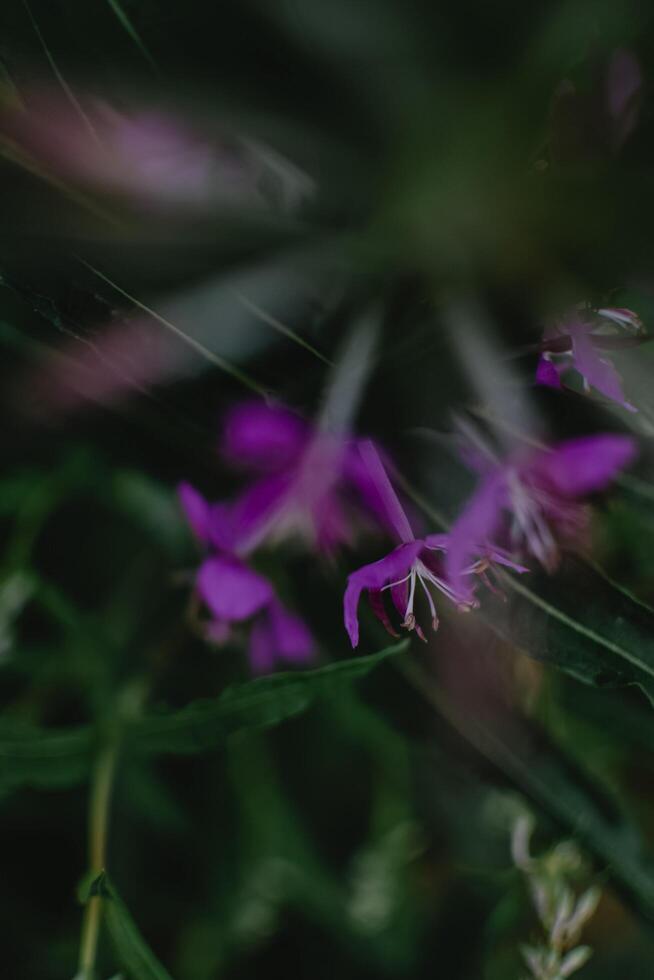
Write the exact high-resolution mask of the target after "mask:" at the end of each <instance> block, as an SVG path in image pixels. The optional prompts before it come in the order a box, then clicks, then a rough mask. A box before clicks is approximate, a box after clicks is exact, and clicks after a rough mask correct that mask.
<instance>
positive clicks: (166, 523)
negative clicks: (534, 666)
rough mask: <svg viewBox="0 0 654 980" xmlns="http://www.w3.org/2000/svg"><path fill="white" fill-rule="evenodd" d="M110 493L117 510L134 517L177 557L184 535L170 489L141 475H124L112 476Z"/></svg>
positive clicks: (177, 508) (124, 473)
mask: <svg viewBox="0 0 654 980" xmlns="http://www.w3.org/2000/svg"><path fill="white" fill-rule="evenodd" d="M112 490H113V501H114V503H115V504H116V505H117V506H118V508H119V509H120V510H122V511H123V512H124V513H125V514H127V515H128V516H129V517H133V518H134V519H135V520H136V521H137V522H138V525H139V527H141V528H145V529H146V530H147V531H148V532H149V533H150V534H151V535H152V537H153V538H154V539H155V540H156V541H157V542H158V543H160V544H161V546H162V547H163V548H165V550H166V551H167V552H169V553H170V554H171V555H175V554H179V552H180V550H181V548H182V547H183V544H184V542H185V540H186V532H185V528H184V526H183V523H182V521H181V520H180V511H179V507H178V504H177V500H176V498H175V496H174V494H173V493H171V491H170V489H168V488H164V487H163V486H162V485H161V484H159V483H157V482H156V481H155V480H151V479H149V478H148V477H146V476H144V475H143V474H141V473H130V472H127V471H123V472H120V473H117V474H116V475H115V477H114V479H113V481H112Z"/></svg>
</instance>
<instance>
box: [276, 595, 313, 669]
mask: <svg viewBox="0 0 654 980" xmlns="http://www.w3.org/2000/svg"><path fill="white" fill-rule="evenodd" d="M267 616H268V618H269V621H270V626H271V629H272V633H273V636H274V639H275V645H276V648H277V653H278V655H279V656H280V657H282V658H283V659H284V660H288V661H290V662H291V663H305V662H306V661H307V660H311V659H312V657H313V654H314V650H315V644H314V639H313V636H312V635H311V632H310V630H309V628H308V626H307V625H306V623H305V622H304V620H302V619H300V617H299V616H294V615H293V614H292V613H290V612H289V611H288V610H287V609H285V608H284V606H283V605H282V604H281V602H278V601H276V600H275V601H273V602H272V603H271V604H270V606H269V607H268V611H267Z"/></svg>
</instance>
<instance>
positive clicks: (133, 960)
mask: <svg viewBox="0 0 654 980" xmlns="http://www.w3.org/2000/svg"><path fill="white" fill-rule="evenodd" d="M91 895H100V896H101V897H102V899H103V911H104V922H105V924H106V926H107V931H108V932H109V935H110V937H111V941H112V943H113V947H114V950H115V953H116V956H117V958H118V960H119V961H120V963H121V966H123V967H124V969H125V970H127V974H128V976H129V977H131V978H132V980H172V978H171V976H170V974H169V973H168V971H167V970H166V969H165V968H164V967H163V966H162V965H161V963H160V962H159V960H158V959H157V957H156V956H155V955H154V953H153V952H152V950H151V949H150V947H149V946H148V945H147V943H146V942H145V940H144V939H143V936H142V935H141V933H140V932H139V929H138V926H137V925H136V923H135V922H134V919H133V918H132V916H131V915H130V913H129V910H128V909H127V906H126V905H125V903H124V902H123V900H122V899H121V898H120V896H119V894H118V892H117V891H116V889H115V888H114V886H113V885H112V884H111V882H110V881H109V879H108V877H107V875H106V874H105V873H104V872H103V873H102V874H101V875H100V877H99V878H97V879H96V881H95V882H94V884H93V886H92V888H91Z"/></svg>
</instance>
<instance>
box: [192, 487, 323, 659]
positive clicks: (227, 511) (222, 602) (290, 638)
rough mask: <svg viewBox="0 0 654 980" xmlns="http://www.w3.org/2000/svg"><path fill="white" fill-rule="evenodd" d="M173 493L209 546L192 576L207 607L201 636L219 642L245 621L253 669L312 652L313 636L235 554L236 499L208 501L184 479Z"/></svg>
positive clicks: (239, 529)
mask: <svg viewBox="0 0 654 980" xmlns="http://www.w3.org/2000/svg"><path fill="white" fill-rule="evenodd" d="M179 497H180V502H181V504H182V508H183V510H184V512H185V514H186V517H187V520H188V522H189V525H190V527H191V529H192V530H193V532H194V534H195V536H196V537H197V538H198V540H199V541H200V542H201V543H202V544H204V545H205V546H207V547H208V548H210V549H212V550H211V551H210V553H209V554H208V556H207V557H206V558H205V559H204V561H203V562H202V563H201V565H200V568H199V569H198V572H197V575H196V578H195V590H196V594H197V595H198V596H199V597H200V598H201V599H202V601H203V603H204V604H205V605H206V607H207V609H208V610H209V612H210V613H211V617H212V618H211V620H210V621H209V622H208V623H205V624H203V633H204V635H205V637H206V638H207V639H209V640H211V641H212V642H213V643H217V644H222V643H225V642H226V641H227V640H228V639H229V638H230V636H231V635H232V631H233V628H234V626H235V625H237V624H241V623H245V622H248V621H251V624H252V628H251V630H250V638H249V649H248V652H249V660H250V666H251V668H252V671H253V673H258V674H260V673H268V672H270V671H271V670H272V669H273V668H274V666H275V664H276V663H277V662H278V661H285V662H287V663H293V664H298V663H306V662H307V661H309V660H311V659H312V658H313V656H314V653H315V646H314V641H313V637H312V635H311V633H310V631H309V629H308V627H307V626H306V625H305V623H304V622H303V621H302V620H301V619H300V618H299V617H298V616H295V615H293V614H292V613H290V612H289V611H288V610H287V609H286V608H285V607H284V606H283V605H282V603H281V602H280V601H279V599H278V598H277V596H276V595H275V591H274V589H273V587H272V585H271V583H270V582H269V581H268V579H266V578H265V577H264V576H263V575H261V574H260V573H259V572H256V571H254V570H253V569H252V568H250V567H249V566H248V565H247V564H246V563H245V562H244V561H243V559H242V557H240V555H241V550H242V548H243V542H244V533H243V524H242V522H241V516H240V512H239V507H238V505H237V504H236V505H230V504H223V503H220V504H210V503H209V502H208V501H206V500H205V499H204V497H203V496H202V495H201V494H200V493H198V491H197V490H196V489H195V488H194V487H192V486H191V485H190V484H189V483H182V484H181V485H180V487H179Z"/></svg>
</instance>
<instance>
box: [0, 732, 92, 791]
mask: <svg viewBox="0 0 654 980" xmlns="http://www.w3.org/2000/svg"><path fill="white" fill-rule="evenodd" d="M94 743H95V737H94V733H93V731H92V729H91V728H89V727H88V726H80V727H79V728H76V729H66V730H59V731H48V730H47V729H41V728H31V727H27V726H19V725H16V726H12V727H8V726H4V727H3V728H1V729H0V792H7V791H10V790H12V789H15V788H16V787H18V786H35V787H55V786H72V785H74V784H75V783H79V782H81V781H82V780H83V779H85V778H86V777H87V775H88V773H89V772H90V769H91V764H92V760H93V748H94Z"/></svg>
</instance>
